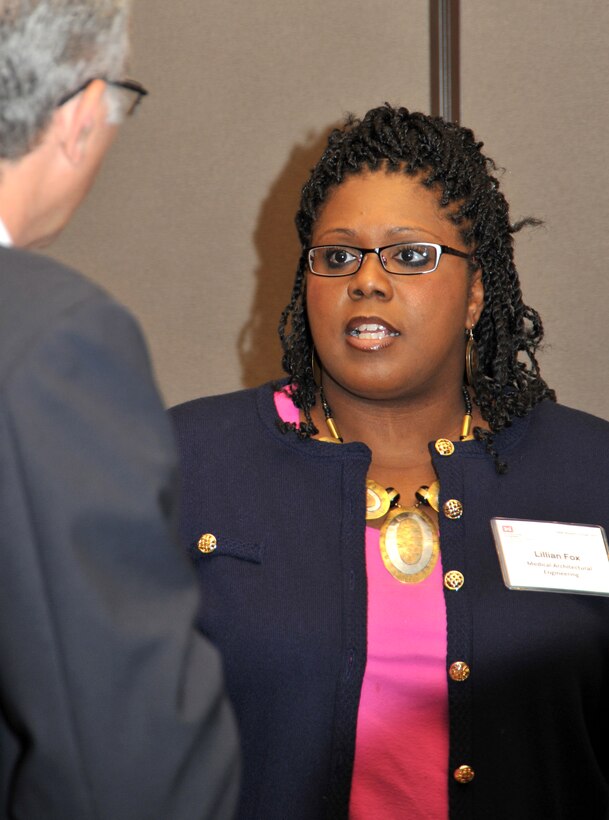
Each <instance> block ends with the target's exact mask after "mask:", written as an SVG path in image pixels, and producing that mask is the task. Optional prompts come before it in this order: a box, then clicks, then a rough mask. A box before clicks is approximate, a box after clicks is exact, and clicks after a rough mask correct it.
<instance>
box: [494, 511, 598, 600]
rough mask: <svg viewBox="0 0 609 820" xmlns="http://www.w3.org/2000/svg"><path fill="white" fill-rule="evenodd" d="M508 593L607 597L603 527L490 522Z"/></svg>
mask: <svg viewBox="0 0 609 820" xmlns="http://www.w3.org/2000/svg"><path fill="white" fill-rule="evenodd" d="M491 527H492V529H493V536H494V538H495V546H496V547H497V554H498V555H499V561H500V563H501V572H502V574H503V580H504V583H505V585H506V587H508V588H509V589H523V590H537V591H543V592H578V593H581V594H583V595H609V549H608V546H607V536H606V535H605V530H604V529H603V528H602V527H597V526H586V525H583V524H561V523H560V522H556V521H523V520H520V519H517V518H492V519H491Z"/></svg>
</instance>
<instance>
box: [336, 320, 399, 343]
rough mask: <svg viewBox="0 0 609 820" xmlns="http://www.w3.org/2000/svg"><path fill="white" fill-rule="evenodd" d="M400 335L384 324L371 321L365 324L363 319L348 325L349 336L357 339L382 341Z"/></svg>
mask: <svg viewBox="0 0 609 820" xmlns="http://www.w3.org/2000/svg"><path fill="white" fill-rule="evenodd" d="M399 335H400V334H399V331H397V330H396V329H395V328H394V327H392V326H391V325H389V324H387V323H384V322H373V321H370V320H368V321H365V322H364V321H362V320H361V319H354V320H352V321H351V322H349V324H348V325H347V336H352V337H353V338H355V339H362V340H363V339H370V340H382V339H387V338H389V337H391V336H399Z"/></svg>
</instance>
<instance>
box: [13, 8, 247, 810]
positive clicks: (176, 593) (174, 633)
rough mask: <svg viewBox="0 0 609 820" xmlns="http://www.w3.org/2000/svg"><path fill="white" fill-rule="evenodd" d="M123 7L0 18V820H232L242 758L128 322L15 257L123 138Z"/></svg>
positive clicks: (56, 270)
mask: <svg viewBox="0 0 609 820" xmlns="http://www.w3.org/2000/svg"><path fill="white" fill-rule="evenodd" d="M127 2H128V0H0V245H2V246H3V247H0V560H1V568H0V816H1V817H3V818H5V817H6V818H25V819H26V820H39V819H40V820H42V818H44V820H88V818H95V820H102V819H103V820H105V819H106V818H107V819H108V820H138V819H139V818H146V820H148V819H149V818H157V819H158V820H179V819H180V818H189V820H191V819H192V818H203V817H205V818H213V820H217V818H229V817H231V816H232V812H233V808H234V805H235V800H236V790H237V768H238V761H237V751H236V736H235V729H234V723H233V718H232V714H231V712H230V709H229V707H228V704H227V702H226V700H225V697H224V694H223V689H222V680H221V669H220V662H219V659H218V657H217V654H216V652H215V650H214V649H213V648H212V647H211V646H210V645H209V644H208V643H207V642H206V641H205V640H204V639H203V638H202V637H201V636H200V635H197V634H196V633H194V632H193V631H192V627H191V624H192V620H193V616H194V611H195V609H196V604H197V592H196V590H195V587H194V581H193V579H192V577H191V574H190V566H189V565H188V561H187V559H186V558H185V557H184V556H183V555H182V553H181V550H180V549H179V547H178V546H177V545H176V544H174V543H173V541H172V539H171V535H170V531H171V530H170V526H169V519H170V517H171V516H172V514H173V512H174V509H173V508H174V494H173V489H172V485H173V478H174V473H175V460H174V450H173V442H172V438H171V433H170V430H169V428H168V424H167V421H166V419H165V416H164V413H163V411H162V407H161V404H160V401H159V398H158V395H157V392H156V389H155V387H154V384H153V380H152V377H151V373H150V368H149V363H148V359H147V353H146V349H145V346H144V344H143V341H142V338H141V336H140V333H139V330H138V328H137V326H136V324H135V322H134V320H133V319H132V318H131V317H130V316H129V314H128V313H127V312H126V311H125V310H124V309H122V308H121V307H119V306H118V305H117V304H116V303H115V302H113V301H112V300H111V299H110V298H109V297H108V296H107V295H105V294H104V293H103V292H102V291H101V290H100V289H98V288H97V287H95V286H94V285H93V284H91V283H89V282H87V281H86V280H85V279H83V278H82V277H80V276H79V275H78V274H76V273H74V272H72V271H70V270H68V269H66V268H64V267H63V266H61V265H59V264H57V263H55V262H52V261H51V260H49V259H45V258H44V257H42V256H38V255H34V254H32V253H30V252H27V251H24V250H17V247H21V248H31V247H37V246H40V245H42V244H44V243H46V242H48V241H49V240H50V239H51V238H52V237H54V236H55V235H56V234H57V233H58V232H59V231H60V230H61V229H62V228H63V226H64V225H65V224H66V222H67V221H68V220H69V218H70V216H71V215H72V213H73V212H74V210H75V209H76V207H77V206H78V204H79V203H80V201H81V200H82V198H83V196H84V195H85V193H86V192H87V190H88V189H89V187H90V185H91V183H92V181H93V179H94V176H95V173H96V171H97V169H98V167H99V165H100V163H101V161H102V158H103V156H104V154H105V153H106V151H107V149H108V147H109V145H110V143H111V142H112V140H113V138H114V136H115V133H116V130H117V125H118V123H119V122H120V120H121V117H122V116H124V115H125V114H126V113H128V112H129V111H130V110H132V109H133V107H134V105H135V104H136V103H137V101H139V99H140V98H141V97H142V96H143V95H144V94H145V91H144V90H143V89H142V88H141V87H139V86H137V84H133V83H128V82H127V83H125V82H123V77H124V74H123V72H124V69H125V59H126V53H127V34H126V26H127V16H128V15H127V12H128V10H127Z"/></svg>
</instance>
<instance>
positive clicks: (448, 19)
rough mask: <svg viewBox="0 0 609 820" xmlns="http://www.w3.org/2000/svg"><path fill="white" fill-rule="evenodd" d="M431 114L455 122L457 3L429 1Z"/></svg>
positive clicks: (457, 112)
mask: <svg viewBox="0 0 609 820" xmlns="http://www.w3.org/2000/svg"><path fill="white" fill-rule="evenodd" d="M429 16H430V21H429V22H430V25H429V31H430V36H431V43H430V57H431V111H432V114H434V115H436V116H440V117H444V119H446V120H450V121H451V122H459V118H460V116H461V110H460V109H461V105H460V102H461V101H460V90H461V89H460V73H459V0H429Z"/></svg>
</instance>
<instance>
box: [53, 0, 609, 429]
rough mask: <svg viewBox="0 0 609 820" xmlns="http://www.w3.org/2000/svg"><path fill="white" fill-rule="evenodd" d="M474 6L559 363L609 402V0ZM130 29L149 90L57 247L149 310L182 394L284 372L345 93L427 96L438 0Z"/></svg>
mask: <svg viewBox="0 0 609 820" xmlns="http://www.w3.org/2000/svg"><path fill="white" fill-rule="evenodd" d="M461 6H462V54H463V67H462V85H463V105H462V109H463V121H464V122H465V123H466V124H468V125H471V126H472V127H474V130H475V131H476V132H477V134H478V135H479V136H480V137H481V138H483V139H484V140H485V142H486V144H487V148H488V151H489V152H490V153H491V155H492V156H494V157H495V159H496V160H497V161H498V162H499V163H500V164H501V165H503V166H505V167H506V168H507V169H509V170H508V172H507V174H506V176H505V187H506V191H507V192H508V195H509V197H510V199H511V201H512V203H513V212H514V216H515V217H517V216H521V215H525V214H535V215H538V216H541V217H543V218H544V219H545V220H546V227H545V228H544V229H542V230H537V231H534V232H529V233H528V234H527V235H526V236H523V235H522V234H521V238H520V239H519V240H518V259H519V263H520V265H521V268H522V274H523V282H524V288H525V297H526V298H527V299H528V301H529V302H530V303H531V304H533V305H534V306H535V307H537V308H538V309H539V310H540V311H541V312H542V315H543V317H544V320H545V323H546V326H547V330H548V343H549V348H550V349H549V350H547V351H546V352H545V353H544V355H543V359H542V361H543V363H544V371H545V373H546V376H547V378H548V379H549V380H550V381H551V382H552V383H553V384H554V385H555V386H556V387H557V389H558V392H559V397H560V398H561V399H562V400H563V401H565V402H566V403H570V404H572V405H575V406H578V407H582V408H584V409H588V410H590V411H591V412H595V413H597V414H599V415H604V416H606V417H609V384H608V383H607V380H606V379H605V378H604V371H605V367H604V366H605V364H606V362H607V354H606V352H605V335H604V333H603V330H604V321H603V320H604V315H605V310H606V302H607V299H606V297H607V292H608V288H607V280H606V268H607V264H608V263H607V261H606V260H607V259H608V258H609V254H608V253H607V251H608V250H609V238H608V235H607V230H606V229H605V225H604V219H605V218H606V216H607V214H609V208H608V207H607V205H608V204H609V203H608V202H607V196H608V195H607V184H606V183H607V171H606V165H607V147H606V144H607V130H608V126H609V114H608V112H607V105H606V102H607V100H606V91H605V81H606V78H607V76H609V57H608V54H607V48H606V44H605V42H604V36H605V34H606V33H607V32H608V31H609V28H608V23H609V6H608V5H607V4H606V3H605V2H604V0H599V1H598V2H587V3H586V2H584V3H581V4H579V5H577V6H575V5H572V4H571V3H569V2H567V1H566V0H552V2H550V1H549V0H547V2H540V0H536V2H535V3H530V2H525V0H512V2H510V3H509V4H507V3H505V2H499V1H498V0H496V1H495V2H489V0H464V2H462V4H461ZM506 11H507V13H506ZM134 46H135V58H134V61H133V74H134V76H136V77H137V78H138V79H140V80H142V81H143V82H144V83H146V84H148V85H149V87H150V90H151V92H152V93H151V96H150V98H148V99H147V100H146V101H145V104H144V107H143V108H142V109H141V111H140V113H139V114H138V117H137V119H136V120H134V121H133V122H130V123H128V124H127V125H126V126H125V127H124V128H123V131H122V133H121V135H120V140H119V142H118V143H117V145H116V146H115V148H114V151H113V154H112V155H111V156H110V158H109V160H108V163H107V166H106V168H105V169H104V172H103V174H102V177H101V178H100V180H99V182H98V185H97V187H96V189H95V191H94V192H93V194H92V196H91V199H90V200H89V202H88V203H87V205H86V206H85V208H84V209H83V210H82V212H81V213H80V214H79V216H78V218H77V220H76V221H75V223H74V224H73V225H72V227H71V228H70V229H69V231H68V232H67V233H66V235H65V236H64V237H63V239H62V240H61V241H60V243H58V244H57V245H56V246H55V253H56V255H57V256H58V257H60V258H61V259H63V260H65V261H68V262H70V263H72V264H74V265H76V266H77V267H79V268H80V269H82V270H84V271H86V272H87V273H88V274H89V275H90V276H92V277H93V278H94V279H96V280H98V281H99V282H101V283H102V284H104V285H105V286H106V287H107V288H108V289H109V290H111V291H112V292H113V293H114V294H116V295H117V296H118V297H119V298H120V299H121V300H122V301H124V302H126V303H127V304H128V305H129V306H130V307H131V308H132V309H133V310H134V312H135V313H136V314H137V315H138V316H139V318H140V320H141V322H142V324H143V326H144V329H145V331H146V333H147V335H148V338H149V341H150V345H151V350H152V353H153V357H154V361H155V366H156V369H157V373H158V377H159V381H160V383H161V387H162V389H163V392H164V394H165V397H166V400H167V402H168V403H170V404H172V403H175V402H178V401H183V400H185V399H188V398H191V397H194V396H197V395H202V394H210V393H217V392H223V391H226V390H232V389H238V388H239V387H241V386H243V385H252V384H256V383H258V382H260V381H262V380H264V379H267V378H271V377H273V376H275V375H279V374H280V367H279V349H278V345H277V343H276V341H275V335H276V333H275V328H276V325H277V321H278V317H279V313H280V311H281V309H282V307H283V306H284V304H285V302H286V301H287V299H288V296H289V290H290V284H291V279H292V273H293V269H294V265H295V261H296V258H297V244H296V236H295V231H294V229H293V227H292V215H293V213H294V211H295V208H296V203H297V199H298V190H299V186H300V184H301V183H302V180H303V178H304V177H305V176H306V173H307V170H308V169H309V168H310V167H311V165H312V164H313V162H314V159H315V158H316V156H317V155H318V153H319V150H320V146H321V144H322V142H323V139H324V136H325V134H326V133H327V129H328V127H330V126H331V125H332V124H333V123H335V122H336V121H338V120H339V119H340V118H341V117H342V115H343V113H344V112H346V111H355V112H357V113H363V112H364V111H365V110H366V109H368V108H370V107H371V106H374V105H377V104H379V103H382V102H383V101H385V100H389V101H391V102H393V103H399V104H404V105H407V106H408V107H409V108H411V109H422V110H428V107H429V96H430V95H429V79H428V78H429V56H428V46H429V32H428V3H427V2H424V0H418V2H404V0H382V1H381V2H376V3H371V2H369V0H326V2H320V1H319V0H307V1H306V2H298V3H297V2H287V3H286V2H285V0H284V2H281V3H280V2H278V0H264V2H262V0H258V2H255V1H254V2H252V0H250V1H249V2H247V1H246V0H237V1H236V2H233V3H231V4H224V3H221V2H219V0H206V2H204V3H202V2H201V0H172V2H171V3H167V2H161V0H139V5H137V6H136V17H135V21H134ZM602 223H603V224H602ZM597 374H600V378H599V376H598V375H597Z"/></svg>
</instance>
